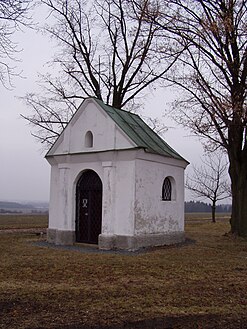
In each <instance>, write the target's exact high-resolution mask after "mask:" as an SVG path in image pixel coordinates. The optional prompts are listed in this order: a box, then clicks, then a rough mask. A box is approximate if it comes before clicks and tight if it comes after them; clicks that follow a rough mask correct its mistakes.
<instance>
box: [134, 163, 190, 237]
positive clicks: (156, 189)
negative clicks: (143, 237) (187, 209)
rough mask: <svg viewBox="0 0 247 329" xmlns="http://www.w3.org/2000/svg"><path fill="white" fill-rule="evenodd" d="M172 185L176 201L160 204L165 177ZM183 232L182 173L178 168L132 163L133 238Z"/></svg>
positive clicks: (160, 164)
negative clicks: (134, 168) (142, 235)
mask: <svg viewBox="0 0 247 329" xmlns="http://www.w3.org/2000/svg"><path fill="white" fill-rule="evenodd" d="M167 176H171V177H173V178H174V179H175V182H176V199H175V200H172V201H162V185H163V181H164V179H165V177H167ZM183 230H184V170H183V168H181V167H178V166H174V164H173V165H171V164H165V163H155V162H151V161H147V160H136V199H135V234H147V233H168V232H179V231H183Z"/></svg>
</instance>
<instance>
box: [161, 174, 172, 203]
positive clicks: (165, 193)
mask: <svg viewBox="0 0 247 329" xmlns="http://www.w3.org/2000/svg"><path fill="white" fill-rule="evenodd" d="M171 199H172V183H171V181H170V178H169V177H166V178H165V179H164V182H163V186H162V200H163V201H171Z"/></svg>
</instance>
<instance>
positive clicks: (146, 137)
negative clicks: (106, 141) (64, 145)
mask: <svg viewBox="0 0 247 329" xmlns="http://www.w3.org/2000/svg"><path fill="white" fill-rule="evenodd" d="M88 100H91V101H93V102H95V103H96V105H98V106H99V107H100V108H101V109H102V110H103V111H104V112H105V113H106V114H107V115H108V116H109V117H110V118H111V119H112V120H113V121H114V122H115V123H116V124H117V126H118V127H119V128H120V129H121V130H122V131H123V132H124V133H125V134H126V135H127V136H128V137H129V138H130V140H131V141H132V142H133V143H134V145H136V146H135V147H137V148H143V149H144V150H145V151H146V152H149V153H154V154H159V155H163V156H166V157H169V158H174V159H178V160H183V161H185V162H187V163H188V161H186V160H185V159H184V158H183V157H181V156H180V155H179V154H178V153H177V152H176V151H175V150H174V149H173V148H171V147H170V146H169V145H168V144H167V143H166V142H165V141H164V140H163V139H162V138H161V137H160V136H159V135H157V134H156V133H155V132H154V131H153V130H152V129H151V128H150V127H149V126H148V125H147V124H146V123H145V122H144V121H143V120H142V119H141V118H140V117H139V115H137V114H134V113H131V112H127V111H124V110H121V109H117V108H114V107H112V106H109V105H106V104H105V103H104V102H103V101H101V100H99V99H97V98H95V97H90V98H87V99H86V100H85V101H84V102H86V101H88ZM84 102H83V103H84ZM83 103H82V104H83ZM79 109H80V107H79ZM79 109H78V110H79ZM76 113H77V112H76ZM76 113H75V114H74V115H73V117H72V118H71V120H70V122H71V121H72V120H73V119H75V115H76ZM70 122H69V123H68V125H69V124H70ZM64 130H66V127H65V129H64ZM63 134H64V131H63V132H62V133H61V134H60V136H59V137H58V139H57V140H56V141H55V143H54V144H53V145H52V147H51V148H50V150H49V151H48V152H47V154H46V157H49V156H51V155H52V149H53V148H54V147H55V145H56V144H57V143H58V142H59V140H60V139H61V137H62V136H61V135H63Z"/></svg>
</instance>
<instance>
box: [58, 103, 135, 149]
mask: <svg viewBox="0 0 247 329" xmlns="http://www.w3.org/2000/svg"><path fill="white" fill-rule="evenodd" d="M87 131H91V132H92V134H93V147H86V146H85V135H86V133H87ZM133 147H135V144H134V143H133V142H132V141H131V140H130V139H129V137H128V136H126V135H125V134H124V133H123V132H122V131H121V129H119V128H118V126H117V125H116V124H115V123H114V121H113V120H112V119H111V118H110V117H109V116H108V115H107V114H106V113H105V112H104V110H103V109H102V108H101V107H100V106H98V105H97V104H96V103H95V102H94V101H93V100H88V101H85V102H84V103H83V104H82V105H81V107H80V108H79V109H78V111H77V112H76V113H75V115H74V117H73V118H72V120H71V121H70V123H69V124H68V126H67V127H66V129H65V130H64V132H63V133H62V135H61V136H60V141H58V142H57V144H55V145H54V150H53V152H52V153H53V154H63V153H79V152H96V151H105V150H111V149H112V150H113V149H126V148H133Z"/></svg>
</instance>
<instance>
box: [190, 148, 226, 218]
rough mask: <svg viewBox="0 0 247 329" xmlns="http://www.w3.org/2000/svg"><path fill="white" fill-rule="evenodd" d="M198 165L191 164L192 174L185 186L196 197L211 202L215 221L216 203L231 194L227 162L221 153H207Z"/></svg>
mask: <svg viewBox="0 0 247 329" xmlns="http://www.w3.org/2000/svg"><path fill="white" fill-rule="evenodd" d="M202 162H203V164H202V165H201V166H200V167H197V166H193V174H192V175H191V176H190V177H188V178H187V181H186V184H185V186H186V188H187V189H188V190H190V191H192V193H193V195H194V196H195V197H196V198H202V199H208V200H209V201H210V202H211V210H212V221H213V222H215V211H216V203H217V202H218V201H221V200H224V199H226V198H228V197H230V196H231V194H230V188H229V180H228V179H227V163H226V162H225V161H224V158H223V157H222V154H219V153H217V155H216V156H215V154H209V155H208V156H206V157H205V158H204V160H202Z"/></svg>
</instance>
